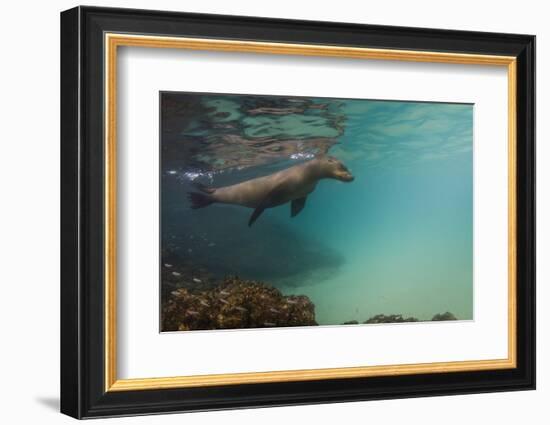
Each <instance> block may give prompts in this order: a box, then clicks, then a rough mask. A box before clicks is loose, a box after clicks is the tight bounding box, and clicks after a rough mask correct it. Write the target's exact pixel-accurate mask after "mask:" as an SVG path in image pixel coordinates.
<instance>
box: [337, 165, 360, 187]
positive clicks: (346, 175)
mask: <svg viewBox="0 0 550 425" xmlns="http://www.w3.org/2000/svg"><path fill="white" fill-rule="evenodd" d="M334 174H335V177H336V178H337V179H338V180H340V181H342V182H346V183H348V182H352V181H353V180H354V179H355V177H353V174H351V172H350V170H348V168H347V167H346V166H345V165H344V164H342V163H341V162H338V166H337V168H336V171H335V173H334Z"/></svg>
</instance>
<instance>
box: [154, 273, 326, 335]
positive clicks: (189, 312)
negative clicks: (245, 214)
mask: <svg viewBox="0 0 550 425" xmlns="http://www.w3.org/2000/svg"><path fill="white" fill-rule="evenodd" d="M315 325H317V322H316V321H315V305H314V304H313V303H312V302H311V300H310V299H309V298H308V297H307V296H305V295H290V296H284V295H283V294H282V293H281V292H280V291H279V290H278V289H276V288H274V287H271V286H269V285H266V284H264V283H262V282H256V281H249V280H243V279H240V278H239V277H237V276H235V277H226V278H225V279H224V280H223V282H222V283H221V284H219V285H218V286H216V287H213V288H210V289H202V290H201V289H197V288H184V287H182V288H179V289H176V290H174V291H172V292H171V293H170V296H169V297H168V299H167V301H166V302H165V303H164V305H163V309H162V330H163V331H187V330H209V329H242V328H270V327H288V326H315Z"/></svg>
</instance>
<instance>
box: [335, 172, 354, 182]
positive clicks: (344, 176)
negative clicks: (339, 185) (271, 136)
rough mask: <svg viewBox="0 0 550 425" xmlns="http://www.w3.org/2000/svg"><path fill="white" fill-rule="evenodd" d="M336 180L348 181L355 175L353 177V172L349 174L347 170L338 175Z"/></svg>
mask: <svg viewBox="0 0 550 425" xmlns="http://www.w3.org/2000/svg"><path fill="white" fill-rule="evenodd" d="M338 180H340V181H343V182H346V183H348V182H352V181H353V180H355V177H353V174H351V173H350V172H349V171H346V172H344V173H342V174H341V175H339V176H338Z"/></svg>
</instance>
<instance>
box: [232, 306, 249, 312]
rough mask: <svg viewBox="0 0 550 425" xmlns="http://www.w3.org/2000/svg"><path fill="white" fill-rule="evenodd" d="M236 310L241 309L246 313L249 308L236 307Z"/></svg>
mask: <svg viewBox="0 0 550 425" xmlns="http://www.w3.org/2000/svg"><path fill="white" fill-rule="evenodd" d="M235 310H239V311H241V312H243V313H244V312H245V311H248V310H247V309H246V308H244V307H235Z"/></svg>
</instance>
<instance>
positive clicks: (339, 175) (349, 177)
mask: <svg viewBox="0 0 550 425" xmlns="http://www.w3.org/2000/svg"><path fill="white" fill-rule="evenodd" d="M319 163H320V166H321V167H322V169H323V175H324V176H325V177H328V178H330V179H336V180H340V181H342V182H351V181H353V179H354V178H355V177H353V174H351V172H350V171H349V170H348V169H347V167H346V166H345V165H344V164H342V163H341V162H340V161H339V160H337V159H336V158H334V157H333V156H323V157H321V158H319Z"/></svg>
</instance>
